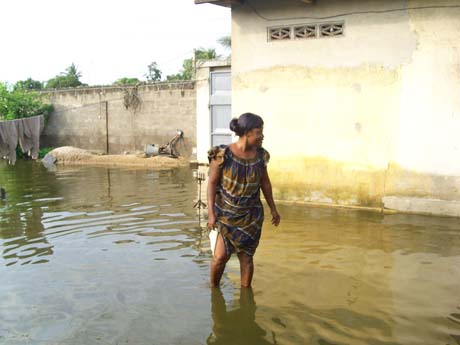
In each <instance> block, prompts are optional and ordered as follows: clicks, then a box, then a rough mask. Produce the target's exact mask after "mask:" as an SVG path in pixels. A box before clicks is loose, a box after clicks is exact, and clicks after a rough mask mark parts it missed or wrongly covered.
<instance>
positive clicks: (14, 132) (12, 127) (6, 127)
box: [0, 120, 18, 165]
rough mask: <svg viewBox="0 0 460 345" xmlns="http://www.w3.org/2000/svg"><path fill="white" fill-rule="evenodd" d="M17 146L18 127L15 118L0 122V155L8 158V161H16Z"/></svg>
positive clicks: (11, 162) (10, 162) (13, 162)
mask: <svg viewBox="0 0 460 345" xmlns="http://www.w3.org/2000/svg"><path fill="white" fill-rule="evenodd" d="M17 146H18V127H17V123H16V121H15V120H13V121H5V122H0V157H2V158H6V159H8V163H9V164H12V165H14V164H15V163H16V147H17Z"/></svg>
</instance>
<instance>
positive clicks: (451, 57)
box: [232, 0, 460, 216]
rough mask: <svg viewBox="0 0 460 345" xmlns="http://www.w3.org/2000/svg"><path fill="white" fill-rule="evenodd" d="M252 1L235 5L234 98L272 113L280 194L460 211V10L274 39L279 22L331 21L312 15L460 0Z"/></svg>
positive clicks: (395, 16)
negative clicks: (335, 33) (330, 34)
mask: <svg viewBox="0 0 460 345" xmlns="http://www.w3.org/2000/svg"><path fill="white" fill-rule="evenodd" d="M250 3H251V6H252V7H253V8H251V6H248V5H246V6H240V7H234V8H233V9H232V18H233V27H232V76H233V85H232V87H233V105H232V106H233V113H234V115H235V116H238V115H239V114H241V113H243V112H247V111H251V112H254V113H257V114H260V115H262V116H263V118H264V120H265V122H266V126H265V136H266V140H265V147H266V148H267V149H268V150H269V151H270V153H271V154H272V161H271V163H270V170H269V171H270V175H271V178H272V182H273V185H274V190H275V197H276V198H277V199H283V200H295V201H302V202H319V203H333V204H342V205H360V206H371V207H389V208H394V209H399V210H402V211H410V212H421V213H435V214H447V215H455V216H460V203H458V202H457V201H460V193H459V188H460V159H458V156H459V155H458V153H459V152H460V151H459V149H460V135H458V134H457V133H460V131H459V130H460V97H459V96H460V55H459V52H460V35H459V34H458V27H460V8H443V9H441V8H438V9H419V10H409V11H408V10H404V11H394V12H393V11H392V12H388V13H380V14H359V15H352V16H346V17H343V18H337V19H334V20H339V21H340V20H343V21H344V22H345V35H344V36H343V37H337V38H317V39H311V40H289V41H279V42H277V41H268V40H267V27H270V26H278V25H285V24H289V25H290V24H309V23H322V22H327V21H330V19H329V20H313V19H300V17H304V16H310V17H314V16H316V17H324V16H332V15H336V14H338V13H345V12H353V11H386V10H391V9H398V8H407V7H417V6H430V5H458V6H460V0H456V1H454V0H452V1H428V0H425V1H423V0H419V1H402V0H401V1H400V0H394V1H357V0H355V1H353V0H352V1H346V2H344V1H338V0H337V1H332V0H331V1H326V0H324V1H317V2H316V4H315V5H305V4H302V3H301V2H299V1H297V0H286V1H283V2H282V3H283V4H282V5H280V2H279V1H275V0H264V1H262V0H252V1H251V2H250ZM281 7H282V8H281ZM254 8H255V9H256V10H257V12H258V14H256V13H255V12H254ZM261 16H263V17H265V19H263V18H261ZM294 17H295V18H296V19H286V20H283V19H282V18H294ZM267 19H271V20H270V21H268V20H267ZM394 198H396V199H394ZM395 200H396V201H397V202H395ZM439 203H441V204H439ZM434 204H435V206H433V205H434ZM443 209H444V211H443Z"/></svg>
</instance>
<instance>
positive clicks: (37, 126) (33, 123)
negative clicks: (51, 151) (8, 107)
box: [17, 116, 44, 159]
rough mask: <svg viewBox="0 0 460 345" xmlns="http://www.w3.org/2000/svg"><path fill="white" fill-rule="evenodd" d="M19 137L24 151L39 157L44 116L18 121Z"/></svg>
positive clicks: (31, 155) (34, 157) (35, 157)
mask: <svg viewBox="0 0 460 345" xmlns="http://www.w3.org/2000/svg"><path fill="white" fill-rule="evenodd" d="M17 126H18V139H19V145H20V146H21V149H22V152H24V153H27V155H28V156H30V157H32V159H37V158H38V151H39V150H40V133H41V132H42V130H43V126H44V118H43V116H34V117H28V118H24V119H21V121H18V122H17Z"/></svg>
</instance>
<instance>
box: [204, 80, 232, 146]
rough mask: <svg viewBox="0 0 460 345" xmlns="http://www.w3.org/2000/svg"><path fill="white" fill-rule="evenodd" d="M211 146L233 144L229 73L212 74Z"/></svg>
mask: <svg viewBox="0 0 460 345" xmlns="http://www.w3.org/2000/svg"><path fill="white" fill-rule="evenodd" d="M210 90H211V96H210V103H209V107H210V110H211V146H218V145H228V144H230V143H231V142H232V132H231V131H230V128H229V123H230V121H231V119H232V81H231V74H230V72H229V71H215V72H211V87H210Z"/></svg>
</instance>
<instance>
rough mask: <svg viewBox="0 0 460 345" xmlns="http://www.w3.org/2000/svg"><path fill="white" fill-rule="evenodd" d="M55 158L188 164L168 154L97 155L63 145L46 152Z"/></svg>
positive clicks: (70, 162)
mask: <svg viewBox="0 0 460 345" xmlns="http://www.w3.org/2000/svg"><path fill="white" fill-rule="evenodd" d="M48 155H50V156H51V157H54V158H55V159H56V162H55V163H56V164H63V165H104V166H133V167H145V168H175V167H179V166H185V165H188V164H189V162H188V160H187V159H185V158H183V157H179V158H171V157H168V156H156V157H146V156H145V155H144V154H143V153H139V154H124V155H99V154H93V153H91V152H90V151H87V150H82V149H79V148H76V147H71V146H63V147H59V148H57V149H54V150H52V151H50V152H49V153H48Z"/></svg>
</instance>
